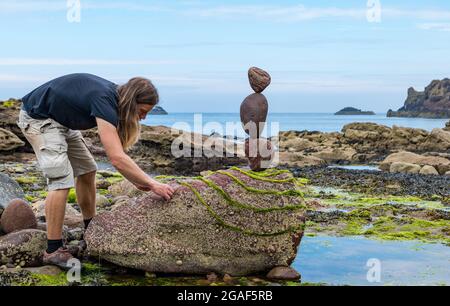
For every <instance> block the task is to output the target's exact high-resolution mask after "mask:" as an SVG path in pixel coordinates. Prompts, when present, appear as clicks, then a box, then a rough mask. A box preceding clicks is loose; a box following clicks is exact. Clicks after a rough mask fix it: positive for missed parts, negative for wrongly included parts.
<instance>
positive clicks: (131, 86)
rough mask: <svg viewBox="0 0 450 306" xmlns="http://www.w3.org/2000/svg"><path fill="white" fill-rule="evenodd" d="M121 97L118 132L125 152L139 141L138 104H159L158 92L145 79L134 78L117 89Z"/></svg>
mask: <svg viewBox="0 0 450 306" xmlns="http://www.w3.org/2000/svg"><path fill="white" fill-rule="evenodd" d="M117 93H118V96H119V103H118V109H119V125H118V127H117V131H118V134H119V138H120V141H121V142H122V146H123V148H124V150H125V151H128V150H129V149H130V148H131V147H132V146H133V145H134V144H135V143H136V142H138V140H139V136H140V132H141V125H140V124H139V114H138V104H147V105H156V104H158V102H159V95H158V90H157V89H156V88H155V86H153V84H152V82H151V81H150V80H148V79H145V78H140V77H136V78H132V79H131V80H129V81H128V83H126V84H124V85H121V86H119V87H118V89H117Z"/></svg>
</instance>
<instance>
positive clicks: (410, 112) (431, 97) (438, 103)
mask: <svg viewBox="0 0 450 306" xmlns="http://www.w3.org/2000/svg"><path fill="white" fill-rule="evenodd" d="M387 116H388V117H422V118H450V79H443V80H441V81H440V80H434V81H432V82H431V84H430V85H428V86H427V87H426V88H425V90H424V91H416V90H415V89H414V88H412V87H411V88H409V89H408V97H407V98H406V101H405V105H404V106H403V107H402V108H400V109H399V110H398V111H393V110H389V111H388V113H387Z"/></svg>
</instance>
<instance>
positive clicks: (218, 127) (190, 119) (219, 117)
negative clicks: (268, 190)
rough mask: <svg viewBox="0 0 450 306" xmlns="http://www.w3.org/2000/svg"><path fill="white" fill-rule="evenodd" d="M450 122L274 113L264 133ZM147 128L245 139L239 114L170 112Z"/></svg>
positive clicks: (150, 119) (155, 117) (152, 119)
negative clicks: (354, 124)
mask: <svg viewBox="0 0 450 306" xmlns="http://www.w3.org/2000/svg"><path fill="white" fill-rule="evenodd" d="M448 121H449V119H425V118H388V117H386V114H376V115H372V116H369V115H368V116H366V115H357V116H336V115H334V114H331V113H271V114H269V116H268V120H267V124H266V127H265V130H264V135H263V136H265V137H270V136H274V135H277V134H278V132H279V131H304V130H308V131H320V132H339V131H341V130H342V128H343V127H344V125H346V124H349V123H352V122H373V123H377V124H382V125H385V126H388V127H392V126H394V125H396V126H402V127H411V128H419V129H424V130H427V131H431V130H432V129H434V128H443V127H444V126H445V123H446V122H448ZM142 123H143V124H145V125H150V126H155V125H163V126H168V127H174V128H177V129H181V130H185V131H188V132H199V133H202V134H204V135H211V134H213V133H215V134H219V135H223V136H230V137H235V138H245V136H246V134H245V132H244V130H243V128H242V125H241V123H240V115H239V113H170V114H169V115H150V116H148V117H147V118H146V119H145V120H144V121H143V122H142Z"/></svg>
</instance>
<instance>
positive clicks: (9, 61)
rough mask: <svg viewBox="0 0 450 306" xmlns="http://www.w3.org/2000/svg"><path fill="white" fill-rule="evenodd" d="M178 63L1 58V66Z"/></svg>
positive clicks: (168, 62)
mask: <svg viewBox="0 0 450 306" xmlns="http://www.w3.org/2000/svg"><path fill="white" fill-rule="evenodd" d="M176 63H179V62H178V61H169V60H161V61H156V60H155V61H152V60H103V59H68V58H0V66H77V65H80V66H81V65H82V66H95V65H99V66H101V65H170V64H176Z"/></svg>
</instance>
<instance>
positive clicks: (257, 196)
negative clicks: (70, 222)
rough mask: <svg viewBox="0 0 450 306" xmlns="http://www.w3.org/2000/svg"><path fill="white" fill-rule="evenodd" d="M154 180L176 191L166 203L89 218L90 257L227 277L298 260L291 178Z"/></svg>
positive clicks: (298, 219) (269, 174) (232, 172)
mask: <svg viewBox="0 0 450 306" xmlns="http://www.w3.org/2000/svg"><path fill="white" fill-rule="evenodd" d="M158 179H160V180H162V181H165V182H168V183H170V184H171V185H173V186H174V187H176V189H177V190H176V193H175V195H174V197H173V198H172V200H171V201H170V202H166V201H164V200H162V199H159V198H157V197H156V196H155V195H153V194H143V195H139V196H137V197H136V198H133V199H130V200H129V201H128V203H126V204H122V205H121V206H120V207H118V208H117V209H114V210H113V211H111V212H107V213H104V214H102V215H99V216H97V217H95V218H94V219H93V220H92V222H91V224H90V226H89V228H88V229H87V232H86V233H85V239H86V242H87V244H88V251H89V252H90V254H91V255H94V256H98V257H100V258H102V259H105V260H107V261H110V262H113V263H115V264H118V265H121V266H125V267H129V268H135V269H140V270H145V271H149V272H162V273H186V274H207V273H210V272H215V273H219V274H222V275H224V274H230V275H233V276H240V275H248V274H251V273H257V272H268V271H270V270H271V269H272V268H274V267H278V266H289V265H290V264H291V263H292V261H293V260H294V258H295V257H296V254H297V249H298V245H299V243H300V240H301V238H302V235H303V229H304V223H305V218H304V214H305V211H304V204H303V199H302V196H301V195H302V194H301V191H300V190H299V189H300V187H299V182H298V180H297V179H295V178H294V177H293V176H292V174H291V173H290V172H288V171H284V170H275V169H270V170H266V171H264V172H258V173H256V172H253V171H248V170H242V169H239V168H231V169H229V170H222V171H217V172H208V173H204V176H201V177H196V178H180V177H160V178H158Z"/></svg>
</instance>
